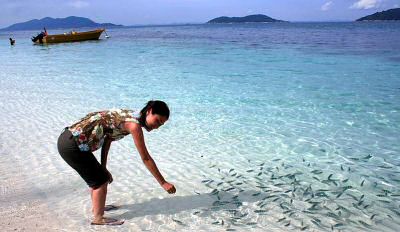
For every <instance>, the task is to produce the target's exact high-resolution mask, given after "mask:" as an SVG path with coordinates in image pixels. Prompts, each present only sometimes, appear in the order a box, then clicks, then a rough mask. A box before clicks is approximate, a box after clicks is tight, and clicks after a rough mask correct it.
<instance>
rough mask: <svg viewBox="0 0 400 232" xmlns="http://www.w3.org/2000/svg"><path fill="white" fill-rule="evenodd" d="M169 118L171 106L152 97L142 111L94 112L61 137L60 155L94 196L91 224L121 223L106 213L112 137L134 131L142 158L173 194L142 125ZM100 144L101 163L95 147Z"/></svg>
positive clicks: (151, 126) (157, 124)
mask: <svg viewBox="0 0 400 232" xmlns="http://www.w3.org/2000/svg"><path fill="white" fill-rule="evenodd" d="M168 118H169V109H168V106H167V104H165V102H163V101H149V102H148V103H147V104H146V106H145V107H144V108H143V109H142V110H141V111H140V112H134V111H132V110H126V109H117V110H106V111H100V112H93V113H89V114H88V115H86V116H85V117H84V118H82V119H81V120H80V121H78V122H76V123H74V124H73V125H72V126H70V127H66V128H65V129H64V131H63V132H62V133H61V135H60V137H59V138H58V142H57V147H58V151H59V153H60V155H61V157H62V158H63V159H64V160H65V161H66V162H67V163H68V164H69V165H70V166H71V167H72V168H73V169H75V170H76V171H77V172H78V173H79V175H80V176H81V177H82V178H83V179H84V180H85V182H86V183H87V185H88V186H89V188H90V193H91V198H92V207H93V208H92V211H93V216H94V217H93V221H92V222H91V224H92V225H121V224H122V223H124V221H122V220H116V219H112V218H106V217H104V211H105V210H110V209H113V208H115V206H108V207H105V202H106V195H107V185H108V184H109V183H111V182H112V181H113V178H112V175H111V173H110V172H109V171H108V170H107V167H106V165H107V156H108V151H109V149H110V146H111V143H112V142H113V141H116V140H119V139H121V138H123V137H124V136H126V135H128V134H131V135H132V137H133V140H134V142H135V145H136V148H137V150H138V152H139V154H140V156H141V158H142V161H143V162H144V164H145V165H146V167H147V168H148V169H149V171H150V172H151V174H153V176H154V177H155V178H156V179H157V181H158V183H159V184H160V185H161V186H162V187H163V188H164V189H165V191H167V192H168V193H170V194H173V193H175V191H176V190H175V187H174V185H172V184H170V183H168V182H167V181H165V180H164V178H163V176H162V175H161V173H160V172H159V170H158V168H157V166H156V164H155V163H154V161H153V159H152V158H151V156H150V154H149V152H148V151H147V149H146V145H145V143H144V137H143V131H142V127H144V128H145V129H146V130H147V131H148V132H150V131H152V130H154V129H157V128H159V127H160V126H162V125H164V123H165V122H166V121H167V120H168ZM100 147H101V164H100V163H99V162H98V161H97V159H96V157H95V156H94V155H93V153H92V152H93V151H95V150H97V149H99V148H100Z"/></svg>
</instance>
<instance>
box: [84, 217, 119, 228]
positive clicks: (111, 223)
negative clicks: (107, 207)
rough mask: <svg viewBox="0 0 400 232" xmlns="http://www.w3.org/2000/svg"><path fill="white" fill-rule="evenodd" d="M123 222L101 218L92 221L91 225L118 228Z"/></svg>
mask: <svg viewBox="0 0 400 232" xmlns="http://www.w3.org/2000/svg"><path fill="white" fill-rule="evenodd" d="M124 222H125V221H124V220H119V219H115V218H106V217H102V218H101V219H94V220H93V221H92V222H91V223H90V224H91V225H104V226H119V225H122V224H124Z"/></svg>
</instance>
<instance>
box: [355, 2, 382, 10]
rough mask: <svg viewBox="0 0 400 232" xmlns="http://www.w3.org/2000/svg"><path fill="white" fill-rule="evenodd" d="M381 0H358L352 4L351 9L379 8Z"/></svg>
mask: <svg viewBox="0 0 400 232" xmlns="http://www.w3.org/2000/svg"><path fill="white" fill-rule="evenodd" d="M380 2H381V0H358V1H357V2H355V3H354V4H353V5H351V6H350V8H351V9H362V10H367V9H371V8H378V6H379V4H380Z"/></svg>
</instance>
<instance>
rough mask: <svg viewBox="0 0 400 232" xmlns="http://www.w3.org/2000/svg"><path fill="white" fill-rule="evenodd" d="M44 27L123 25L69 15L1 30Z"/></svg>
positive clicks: (28, 22)
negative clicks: (97, 21)
mask: <svg viewBox="0 0 400 232" xmlns="http://www.w3.org/2000/svg"><path fill="white" fill-rule="evenodd" d="M44 27H46V28H47V29H63V28H68V29H72V28H74V29H76V28H82V27H91V28H98V27H102V28H105V27H107V28H110V27H123V25H116V24H112V23H96V22H94V21H92V20H90V19H88V18H84V17H77V16H69V17H66V18H51V17H45V18H42V19H33V20H30V21H27V22H22V23H16V24H13V25H11V26H9V27H6V28H3V29H1V30H2V31H20V30H41V29H43V28H44Z"/></svg>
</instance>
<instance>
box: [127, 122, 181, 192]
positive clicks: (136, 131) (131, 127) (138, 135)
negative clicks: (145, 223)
mask: <svg viewBox="0 0 400 232" xmlns="http://www.w3.org/2000/svg"><path fill="white" fill-rule="evenodd" d="M124 127H125V129H126V130H127V131H129V132H130V134H131V135H132V137H133V141H134V142H135V146H136V148H137V150H138V152H139V154H140V157H141V158H142V161H143V163H144V164H145V165H146V167H147V169H148V170H149V171H150V172H151V174H152V175H153V176H154V177H155V178H156V180H157V181H158V183H159V184H160V185H161V186H162V187H163V188H164V189H165V190H166V191H167V192H168V193H175V191H176V190H175V187H174V186H173V185H172V184H170V183H168V182H166V181H165V179H164V177H163V176H162V175H161V173H160V171H159V170H158V168H157V165H156V163H155V162H154V160H153V158H152V157H151V156H150V154H149V152H148V151H147V148H146V145H145V142H144V136H143V131H142V128H141V127H140V125H139V124H137V123H134V122H126V123H125V124H124Z"/></svg>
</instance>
